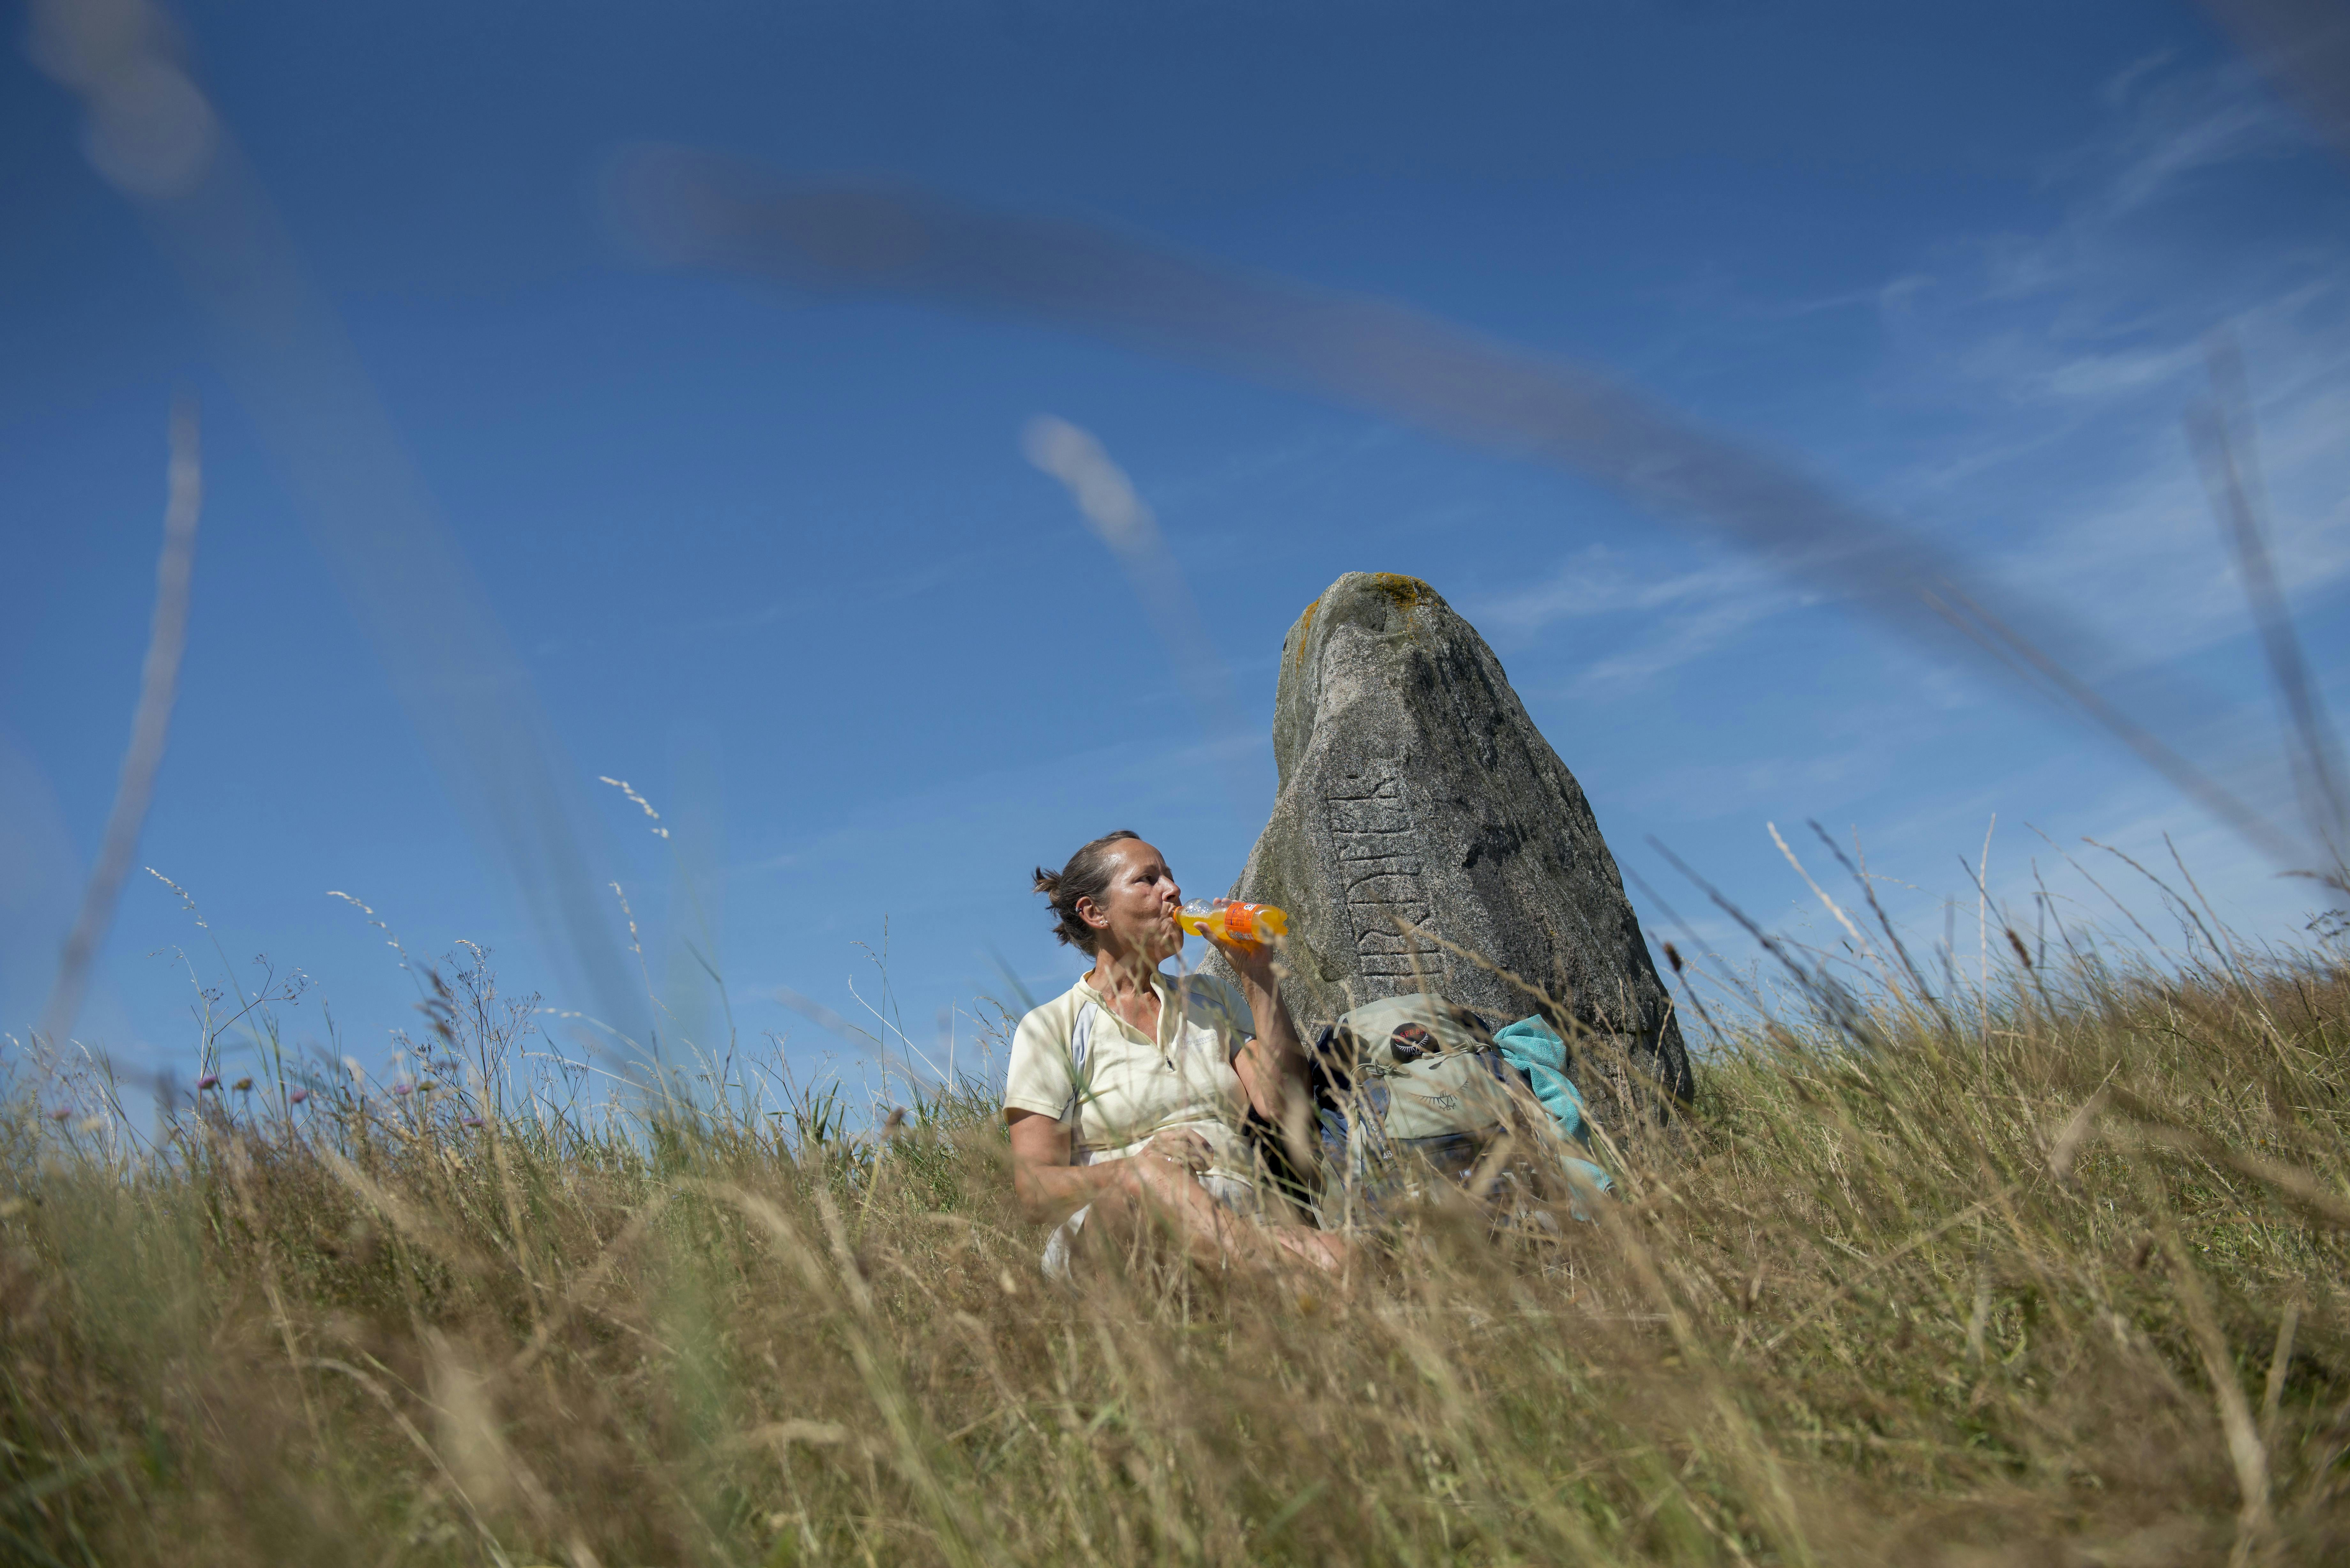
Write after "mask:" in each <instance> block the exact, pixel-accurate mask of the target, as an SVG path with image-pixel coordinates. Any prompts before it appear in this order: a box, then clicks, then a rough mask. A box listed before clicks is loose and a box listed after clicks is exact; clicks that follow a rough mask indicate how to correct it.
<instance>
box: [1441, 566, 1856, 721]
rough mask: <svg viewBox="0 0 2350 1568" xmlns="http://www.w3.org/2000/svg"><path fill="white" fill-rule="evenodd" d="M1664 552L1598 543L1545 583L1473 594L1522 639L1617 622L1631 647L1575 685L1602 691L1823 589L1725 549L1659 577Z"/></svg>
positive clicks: (1479, 619) (1692, 655)
mask: <svg viewBox="0 0 2350 1568" xmlns="http://www.w3.org/2000/svg"><path fill="white" fill-rule="evenodd" d="M1680 554H1681V555H1682V556H1688V555H1689V554H1690V552H1688V551H1681V552H1680ZM1664 557H1665V553H1664V552H1663V551H1654V552H1645V551H1644V552H1642V555H1641V558H1638V559H1636V558H1634V557H1633V556H1629V555H1627V554H1626V553H1624V552H1621V551H1617V550H1613V549H1610V548H1608V547H1607V546H1605V545H1592V546H1590V547H1588V548H1586V549H1585V550H1582V551H1579V552H1578V553H1576V554H1575V556H1571V557H1569V559H1568V560H1567V561H1566V562H1565V564H1564V565H1563V566H1560V567H1559V569H1558V570H1557V572H1555V574H1554V575H1553V576H1551V577H1550V579H1549V580H1548V581H1546V582H1543V583H1539V584H1537V585H1535V586H1534V587H1528V588H1523V589H1520V590H1518V591H1516V592H1513V593H1505V594H1501V595H1496V596H1492V597H1485V598H1482V599H1477V600H1474V601H1472V602H1471V604H1470V605H1469V607H1468V608H1469V611H1470V615H1471V619H1473V620H1474V621H1475V622H1476V623H1477V624H1478V625H1480V626H1483V627H1487V628H1491V629H1492V630H1494V631H1497V632H1502V633H1507V634H1515V635H1518V636H1521V637H1524V636H1533V635H1534V634H1537V633H1540V632H1542V631H1544V629H1546V628H1551V627H1554V626H1556V625H1558V624H1560V623H1562V622H1566V621H1585V620H1606V621H1609V622H1614V623H1618V624H1619V625H1620V631H1619V633H1618V635H1619V636H1620V637H1621V639H1623V641H1624V643H1625V646H1624V647H1623V648H1622V649H1621V650H1620V651H1618V652H1616V653H1612V654H1610V655H1608V656H1607V657H1606V658H1604V659H1599V660H1598V661H1596V662H1595V663H1593V664H1591V665H1588V666H1586V668H1585V669H1584V670H1582V671H1581V673H1580V674H1579V675H1578V676H1577V677H1576V679H1575V683H1574V685H1573V687H1572V688H1571V690H1570V693H1569V694H1570V695H1574V696H1579V697H1592V698H1604V697H1608V696H1615V695H1619V694H1622V693H1624V692H1626V691H1632V690H1636V689H1638V687H1640V686H1642V685H1645V684H1646V683H1647V682H1648V681H1649V680H1653V679H1655V678H1656V677H1658V676H1659V675H1662V674H1665V673H1666V672H1667V671H1669V670H1674V669H1677V668H1679V666H1681V665H1684V664H1687V663H1689V662H1690V661H1691V660H1693V659H1700V658H1702V657H1704V656H1705V655H1706V654H1708V653H1711V652H1712V651H1714V650H1715V649H1719V648H1721V647H1722V646H1724V645H1725V644H1727V643H1729V642H1731V641H1733V640H1735V639H1737V637H1738V636H1739V635H1740V634H1741V633H1742V632H1743V631H1745V630H1746V629H1747V628H1750V627H1752V626H1753V625H1755V624H1756V623H1758V622H1760V621H1763V620H1765V619H1768V618H1771V617H1773V616H1775V615H1779V614H1781V613H1783V612H1784V611H1787V610H1790V609H1794V608H1799V607H1803V606H1805V605H1810V604H1815V603H1818V602H1819V601H1820V599H1821V598H1822V597H1823V596H1822V595H1821V594H1820V593H1819V592H1818V591H1817V590H1814V589H1809V588H1799V587H1794V586H1792V585H1790V584H1789V583H1787V582H1786V581H1785V580H1784V579H1783V578H1782V577H1781V576H1779V575H1778V574H1776V573H1774V572H1773V571H1771V570H1770V569H1769V568H1768V567H1766V566H1762V565H1761V564H1759V563H1757V562H1755V561H1752V560H1751V559H1747V558H1743V557H1738V556H1728V555H1721V556H1719V557H1718V558H1716V559H1713V560H1711V561H1709V562H1708V563H1707V564H1705V565H1702V566H1697V567H1695V568H1693V569H1690V570H1684V571H1679V572H1668V573H1665V574H1662V575H1659V574H1658V573H1657V572H1655V571H1654V570H1653V569H1652V568H1653V567H1655V566H1658V565H1660V564H1661V563H1662V561H1663V559H1664Z"/></svg>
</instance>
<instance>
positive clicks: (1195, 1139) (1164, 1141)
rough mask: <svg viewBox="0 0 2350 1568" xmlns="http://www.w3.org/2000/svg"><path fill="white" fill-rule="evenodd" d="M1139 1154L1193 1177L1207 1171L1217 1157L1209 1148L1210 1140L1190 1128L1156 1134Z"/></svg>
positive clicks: (1178, 1128) (1174, 1128)
mask: <svg viewBox="0 0 2350 1568" xmlns="http://www.w3.org/2000/svg"><path fill="white" fill-rule="evenodd" d="M1139 1152H1140V1153H1142V1154H1146V1155H1151V1156H1155V1157H1156V1158H1159V1159H1163V1160H1165V1161H1166V1162H1167V1163H1168V1164H1170V1165H1172V1166H1174V1167H1176V1168H1179V1169H1181V1170H1186V1171H1189V1172H1190V1173H1191V1175H1193V1176H1197V1175H1199V1174H1200V1173H1201V1171H1203V1170H1205V1169H1207V1168H1208V1163H1209V1161H1210V1160H1211V1159H1212V1158H1214V1155H1215V1151H1214V1150H1213V1149H1211V1148H1210V1147H1208V1140H1207V1139H1206V1138H1204V1137H1201V1136H1200V1135H1199V1134H1198V1133H1196V1132H1194V1131H1192V1130H1191V1128H1190V1127H1170V1128H1169V1129H1168V1130H1167V1131H1165V1132H1162V1133H1159V1134H1156V1135H1154V1136H1153V1137H1152V1138H1151V1139H1150V1141H1149V1143H1146V1144H1144V1145H1143V1146H1142V1147H1141V1149H1140V1150H1139Z"/></svg>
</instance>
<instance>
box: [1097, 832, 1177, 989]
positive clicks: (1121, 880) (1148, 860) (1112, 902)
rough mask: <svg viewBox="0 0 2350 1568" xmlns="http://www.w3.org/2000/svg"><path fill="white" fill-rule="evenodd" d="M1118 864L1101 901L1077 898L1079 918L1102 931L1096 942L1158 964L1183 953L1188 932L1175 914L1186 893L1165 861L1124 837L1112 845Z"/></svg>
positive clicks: (1102, 948) (1100, 946)
mask: <svg viewBox="0 0 2350 1568" xmlns="http://www.w3.org/2000/svg"><path fill="white" fill-rule="evenodd" d="M1109 853H1110V855H1111V857H1113V859H1114V860H1115V863H1116V869H1115V870H1113V871H1112V872H1111V873H1110V878H1109V886H1108V887H1107V888H1103V889H1102V894H1101V897H1100V898H1080V899H1078V900H1077V914H1078V917H1079V918H1080V919H1083V920H1084V921H1085V922H1086V924H1087V925H1089V926H1091V927H1093V928H1094V929H1095V930H1097V931H1098V932H1100V933H1101V935H1100V936H1099V938H1097V940H1096V941H1095V944H1094V946H1095V949H1096V950H1097V951H1100V952H1114V953H1132V954H1135V955H1136V956H1138V957H1140V958H1142V959H1144V960H1146V961H1149V962H1150V963H1153V964H1156V963H1159V961H1162V960H1165V959H1169V958H1172V957H1173V956H1174V955H1175V954H1177V953H1179V952H1180V951H1181V950H1183V928H1181V927H1180V926H1179V925H1177V924H1176V923H1175V911H1176V910H1178V909H1181V908H1182V907H1183V889H1182V888H1179V887H1177V886H1176V884H1175V874H1174V873H1173V872H1171V871H1170V870H1168V869H1167V861H1166V858H1165V857H1163V856H1161V855H1160V854H1159V851H1158V850H1156V849H1154V848H1152V847H1151V846H1149V845H1148V844H1145V843H1143V842H1142V840H1140V839H1139V838H1121V839H1119V840H1118V842H1117V843H1116V844H1113V845H1112V846H1110V849H1109Z"/></svg>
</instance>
